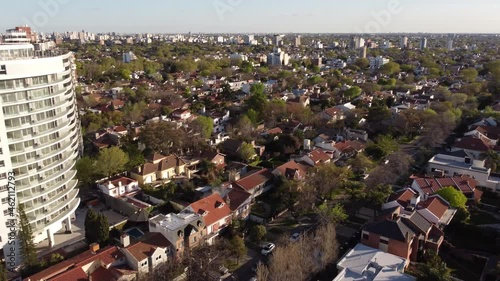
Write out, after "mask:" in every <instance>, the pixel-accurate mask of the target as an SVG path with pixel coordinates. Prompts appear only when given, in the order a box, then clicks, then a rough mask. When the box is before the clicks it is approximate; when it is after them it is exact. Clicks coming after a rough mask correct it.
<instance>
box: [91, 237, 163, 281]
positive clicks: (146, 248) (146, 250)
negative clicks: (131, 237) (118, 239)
mask: <svg viewBox="0 0 500 281" xmlns="http://www.w3.org/2000/svg"><path fill="white" fill-rule="evenodd" d="M170 246H172V244H171V243H170V242H169V241H168V240H167V238H165V236H163V234H161V233H158V232H157V233H148V234H146V236H145V238H144V239H143V240H142V241H139V242H137V243H134V244H131V245H129V246H128V247H126V248H125V249H126V250H127V251H128V252H129V253H130V254H131V255H132V256H133V257H134V258H135V259H136V260H137V261H138V262H139V261H142V260H144V259H146V258H148V257H150V256H151V255H152V254H153V253H154V252H155V251H156V249H157V248H162V249H166V248H168V247H170ZM99 280H100V279H99Z"/></svg>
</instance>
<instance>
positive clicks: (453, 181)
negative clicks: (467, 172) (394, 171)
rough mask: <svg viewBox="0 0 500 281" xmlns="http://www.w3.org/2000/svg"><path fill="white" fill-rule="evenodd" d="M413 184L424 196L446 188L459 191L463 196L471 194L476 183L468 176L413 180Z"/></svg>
mask: <svg viewBox="0 0 500 281" xmlns="http://www.w3.org/2000/svg"><path fill="white" fill-rule="evenodd" d="M413 183H414V184H416V185H417V186H418V187H419V188H420V189H421V190H422V192H423V193H425V194H434V193H436V192H437V191H438V190H440V189H442V188H445V187H448V186H452V187H454V188H456V189H458V190H461V191H462V192H463V193H464V194H471V193H474V191H475V190H476V186H477V181H476V180H474V179H471V178H470V177H468V176H460V177H452V178H435V179H431V178H415V179H414V182H413Z"/></svg>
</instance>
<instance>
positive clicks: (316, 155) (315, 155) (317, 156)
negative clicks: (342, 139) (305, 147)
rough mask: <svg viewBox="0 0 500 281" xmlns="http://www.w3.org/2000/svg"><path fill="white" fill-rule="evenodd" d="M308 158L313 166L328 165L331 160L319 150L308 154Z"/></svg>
mask: <svg viewBox="0 0 500 281" xmlns="http://www.w3.org/2000/svg"><path fill="white" fill-rule="evenodd" d="M308 156H309V158H310V159H311V160H312V161H313V162H314V163H315V164H321V163H328V162H329V161H330V160H331V157H330V156H329V155H328V154H326V153H325V152H323V150H321V149H315V150H313V151H311V152H309V154H308Z"/></svg>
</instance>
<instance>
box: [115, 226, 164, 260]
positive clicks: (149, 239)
mask: <svg viewBox="0 0 500 281" xmlns="http://www.w3.org/2000/svg"><path fill="white" fill-rule="evenodd" d="M170 246H172V244H171V243H170V242H169V241H168V240H167V238H165V236H163V234H161V233H159V232H156V233H148V234H146V235H145V238H144V239H143V240H142V241H139V242H136V243H134V244H131V245H129V246H128V247H126V248H125V250H126V251H128V252H129V253H130V254H131V255H132V256H133V257H134V258H135V259H136V260H137V261H142V260H144V259H146V258H148V257H150V256H151V255H153V253H154V252H155V251H156V249H158V248H162V249H165V248H168V247H170Z"/></svg>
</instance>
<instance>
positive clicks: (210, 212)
mask: <svg viewBox="0 0 500 281" xmlns="http://www.w3.org/2000/svg"><path fill="white" fill-rule="evenodd" d="M187 209H189V210H190V211H192V212H193V213H195V214H200V215H202V214H204V213H206V214H205V215H204V216H203V220H204V221H205V225H207V226H209V225H212V224H214V223H215V222H217V221H219V220H221V219H223V218H225V217H228V216H230V215H231V209H229V207H228V206H227V204H226V202H225V201H224V200H223V199H222V197H221V196H220V195H219V194H218V193H214V194H212V195H210V196H208V197H205V198H203V199H200V200H198V201H196V202H194V203H192V204H190V205H189V207H188V208H187Z"/></svg>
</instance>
